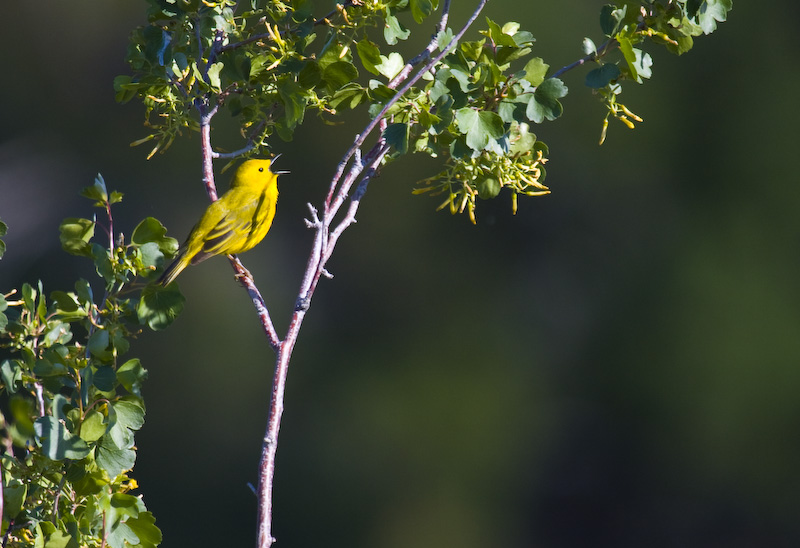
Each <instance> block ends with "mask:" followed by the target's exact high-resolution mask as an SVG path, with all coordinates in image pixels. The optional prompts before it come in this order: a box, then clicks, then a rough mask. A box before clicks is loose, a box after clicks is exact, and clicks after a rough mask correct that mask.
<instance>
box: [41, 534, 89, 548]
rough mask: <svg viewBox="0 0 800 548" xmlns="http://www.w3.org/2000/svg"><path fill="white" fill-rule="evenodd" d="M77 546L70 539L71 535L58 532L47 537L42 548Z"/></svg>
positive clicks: (72, 539)
mask: <svg viewBox="0 0 800 548" xmlns="http://www.w3.org/2000/svg"><path fill="white" fill-rule="evenodd" d="M79 546H80V545H79V544H78V543H77V542H76V541H75V539H74V538H72V535H70V534H69V533H66V532H64V531H61V530H58V531H55V532H54V533H53V534H51V535H50V536H49V537H47V542H45V543H44V548H79Z"/></svg>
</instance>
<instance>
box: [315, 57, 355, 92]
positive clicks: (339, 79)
mask: <svg viewBox="0 0 800 548" xmlns="http://www.w3.org/2000/svg"><path fill="white" fill-rule="evenodd" d="M356 78H358V69H357V68H356V66H355V65H354V64H353V63H348V62H347V61H336V62H335V63H331V64H330V65H328V66H326V67H325V68H324V69H322V80H323V81H324V82H325V83H326V84H328V87H329V89H330V90H331V91H336V90H338V89H340V88H342V87H344V86H345V85H347V84H349V83H350V82H353V81H355V80H356Z"/></svg>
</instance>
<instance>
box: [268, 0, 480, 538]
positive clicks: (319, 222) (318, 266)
mask: <svg viewBox="0 0 800 548" xmlns="http://www.w3.org/2000/svg"><path fill="white" fill-rule="evenodd" d="M487 1H488V0H480V2H479V4H478V6H477V8H476V9H475V11H474V12H473V14H472V16H471V17H470V18H469V20H468V21H467V23H466V24H465V25H464V27H463V28H462V29H461V30H460V31H459V32H458V34H457V35H456V36H454V38H453V40H452V42H451V43H450V44H449V45H448V46H447V47H445V48H444V50H443V51H442V52H441V53H440V54H439V55H437V56H436V57H435V58H433V59H430V60H429V61H428V62H426V63H425V65H424V66H423V67H422V68H421V69H420V70H419V71H418V72H417V73H416V74H415V75H414V76H413V77H411V78H410V79H408V80H407V81H406V82H405V84H404V85H403V86H402V87H401V88H400V89H399V90H398V91H397V93H396V95H395V96H394V97H393V98H392V99H391V100H390V101H389V102H388V103H387V104H386V105H385V106H384V108H383V110H382V111H381V112H380V113H379V114H378V115H377V116H376V117H375V118H374V119H373V120H372V121H371V122H370V123H369V124H368V125H367V127H366V128H365V130H364V131H363V132H361V133H359V134H357V135H356V137H355V139H354V141H353V144H352V145H351V146H350V148H349V149H348V150H347V152H346V153H345V155H344V157H343V158H342V160H341V161H340V162H339V164H338V165H337V168H336V172H335V174H334V176H333V178H332V179H331V182H330V187H329V190H328V195H327V197H326V200H325V208H324V211H323V215H322V218H321V219H320V217H319V215H318V213H317V210H316V208H314V207H313V206H312V205H310V204H309V211H310V214H311V219H310V220H307V221H306V224H307V225H308V226H309V227H310V228H313V229H314V242H313V244H312V247H311V253H310V254H309V257H308V262H307V264H306V270H305V273H304V274H303V280H302V282H301V284H300V290H299V292H298V296H297V300H296V305H295V310H294V313H293V314H292V319H291V322H290V324H289V328H288V330H287V333H286V337H285V338H284V339H283V340H282V341H280V343H279V345H278V350H277V356H276V363H275V373H274V376H273V381H272V397H271V402H270V412H269V419H268V421H267V428H266V432H265V434H264V439H263V444H262V449H261V462H260V466H259V477H258V500H259V506H258V538H257V542H256V546H257V547H258V548H270V547H271V546H272V544H273V543H274V542H275V539H274V538H273V537H272V498H273V497H272V495H273V481H274V477H275V455H276V452H277V448H278V434H279V432H280V423H281V417H282V415H283V409H284V402H283V398H284V390H285V386H286V377H287V375H288V370H289V361H290V359H291V355H292V351H293V350H294V346H295V344H296V342H297V336H298V333H299V331H300V327H301V325H302V323H303V320H304V318H305V315H306V313H307V311H308V309H309V307H310V305H311V298H312V297H313V294H314V291H315V290H316V288H317V284H318V283H319V280H320V278H321V277H322V276H330V274H329V273H328V272H327V270H325V264H326V263H327V261H328V260H329V259H330V257H331V254H332V253H333V249H334V247H335V246H336V243H337V241H338V240H339V237H340V236H341V235H342V233H343V232H344V231H345V230H346V229H347V228H348V227H349V226H351V225H352V224H353V223H355V222H356V218H355V217H356V213H357V211H358V208H359V206H360V205H361V198H362V197H363V195H364V193H365V192H366V190H367V186H368V184H369V181H370V180H371V179H372V177H374V176H375V174H376V172H377V169H378V166H380V164H381V161H382V160H383V158H384V156H385V155H386V154H387V153H388V151H389V146H388V145H387V144H386V141H385V139H383V137H381V138H379V139H378V142H377V143H376V144H375V145H374V146H373V147H372V149H370V151H369V152H368V153H367V154H366V156H365V157H364V158H363V160H362V158H361V155H360V151H361V146H362V145H363V144H364V142H365V140H366V138H367V137H368V136H369V134H370V133H372V131H373V130H374V129H375V128H377V127H379V126H380V127H381V131H383V130H385V128H386V120H385V119H384V116H385V115H386V112H387V111H388V110H389V108H391V106H392V105H394V104H395V103H396V102H397V101H399V100H400V98H402V97H403V95H404V94H405V93H406V92H407V91H408V90H409V89H410V88H411V86H413V85H414V84H415V83H416V82H417V81H418V80H419V79H420V78H421V77H422V76H423V75H424V74H425V73H426V72H428V71H429V70H430V69H431V68H432V67H433V66H435V65H436V64H437V63H438V62H439V61H441V60H442V59H443V58H444V56H445V55H447V54H448V53H449V51H450V50H451V49H452V48H453V47H454V46H455V45H456V44H457V43H458V40H460V39H461V37H462V36H463V35H464V34H465V33H466V31H467V29H468V28H469V27H470V26H471V25H472V23H474V21H475V19H477V17H478V15H479V14H480V12H481V10H483V7H484V6H485V5H486V2H487ZM442 11H443V13H442V16H441V19H440V21H439V24H438V26H437V28H438V29H444V27H445V25H446V23H447V18H448V15H449V0H445V3H444V5H443V9H442ZM437 36H438V32H437ZM437 36H434V37H433V39H432V40H431V41H430V43H429V44H428V46H427V47H426V48H425V50H424V51H423V52H422V53H420V55H418V56H417V57H415V58H414V62H415V63H421V62H422V60H424V59H429V57H430V54H431V53H432V52H433V51H434V50H435V48H436V45H437ZM410 64H411V63H410ZM409 74H410V69H409V71H406V72H405V74H403V75H402V76H398V77H396V78H395V79H394V80H393V83H394V84H395V85H398V84H399V83H400V82H402V81H403V80H404V79H405V78H406V77H407V76H408V75H409ZM351 159H354V161H353V162H352V165H351V167H350V170H349V172H348V173H347V176H346V177H345V179H344V180H343V181H342V182H341V185H340V184H339V183H340V180H342V176H343V175H344V172H345V170H346V168H347V165H348V163H350V161H351ZM365 168H366V173H365V174H364V175H363V177H362V178H361V180H360V182H359V184H358V186H357V187H356V190H355V192H354V193H353V195H352V196H351V197H350V206H349V207H348V209H347V212H346V214H345V215H344V218H343V219H342V220H341V221H340V222H339V224H338V225H337V226H336V227H335V228H333V230H331V225H332V223H333V220H334V218H335V216H336V213H337V212H338V211H339V209H340V207H341V206H342V204H343V203H344V201H345V200H346V199H347V195H348V194H349V192H350V189H351V188H352V186H353V184H354V182H355V181H356V180H357V179H358V177H359V175H360V174H361V173H362V171H364V169H365Z"/></svg>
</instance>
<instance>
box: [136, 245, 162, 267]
mask: <svg viewBox="0 0 800 548" xmlns="http://www.w3.org/2000/svg"><path fill="white" fill-rule="evenodd" d="M138 251H139V259H141V261H142V266H143V267H144V268H145V272H144V274H145V275H147V274H149V273H154V272H155V271H156V270H157V269H158V268H159V267H161V266H163V264H164V254H163V253H162V252H161V249H159V247H158V244H157V243H155V242H147V243H146V244H144V245H143V246H141V247H139V250H138Z"/></svg>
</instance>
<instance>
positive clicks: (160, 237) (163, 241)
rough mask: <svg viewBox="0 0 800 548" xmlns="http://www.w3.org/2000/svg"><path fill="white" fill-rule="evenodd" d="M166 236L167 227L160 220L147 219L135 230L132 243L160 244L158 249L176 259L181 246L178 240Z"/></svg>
mask: <svg viewBox="0 0 800 548" xmlns="http://www.w3.org/2000/svg"><path fill="white" fill-rule="evenodd" d="M166 234H167V229H166V227H165V226H164V225H162V224H161V222H160V221H159V220H158V219H155V218H153V217H147V218H145V219H144V220H142V222H140V223H139V224H138V225H136V228H134V229H133V234H132V235H131V243H133V244H135V245H144V244H147V243H150V242H152V243H155V244H158V248H159V249H160V250H161V252H162V253H164V255H166V256H168V257H174V256H175V254H176V253H177V252H178V247H180V244H178V240H176V239H175V238H170V237H169V236H167V235H166Z"/></svg>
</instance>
